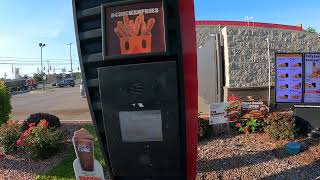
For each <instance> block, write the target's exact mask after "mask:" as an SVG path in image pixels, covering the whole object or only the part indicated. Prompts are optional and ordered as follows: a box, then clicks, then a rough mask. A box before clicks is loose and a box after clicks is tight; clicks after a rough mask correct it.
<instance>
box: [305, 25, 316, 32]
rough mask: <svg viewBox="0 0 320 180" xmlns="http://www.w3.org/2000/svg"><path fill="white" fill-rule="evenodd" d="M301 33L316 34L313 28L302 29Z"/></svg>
mask: <svg viewBox="0 0 320 180" xmlns="http://www.w3.org/2000/svg"><path fill="white" fill-rule="evenodd" d="M303 32H306V33H317V31H316V29H315V28H312V27H310V26H309V27H307V29H303Z"/></svg>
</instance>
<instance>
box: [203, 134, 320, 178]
mask: <svg viewBox="0 0 320 180" xmlns="http://www.w3.org/2000/svg"><path fill="white" fill-rule="evenodd" d="M299 141H300V142H301V143H302V147H303V152H301V153H300V154H298V155H296V156H289V155H287V153H286V152H285V149H284V146H285V144H286V143H287V141H276V142H274V141H272V140H271V139H270V138H269V137H268V136H267V135H266V134H249V135H223V136H221V137H217V138H214V139H211V140H208V141H204V142H200V144H199V146H198V162H197V169H198V174H197V180H206V179H208V180H209V179H210V180H211V179H225V180H229V179H239V180H240V179H241V180H246V179H248V180H249V179H250V180H252V179H264V180H268V179H270V180H277V179H279V180H284V179H288V180H292V179H295V180H298V179H316V178H317V177H319V176H320V142H319V139H301V140H299Z"/></svg>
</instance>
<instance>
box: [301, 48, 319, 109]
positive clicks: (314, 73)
mask: <svg viewBox="0 0 320 180" xmlns="http://www.w3.org/2000/svg"><path fill="white" fill-rule="evenodd" d="M304 88H305V91H304V102H305V103H320V54H305V84H304Z"/></svg>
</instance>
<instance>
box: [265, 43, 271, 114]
mask: <svg viewBox="0 0 320 180" xmlns="http://www.w3.org/2000/svg"><path fill="white" fill-rule="evenodd" d="M266 40H267V45H268V64H269V68H268V69H269V82H268V86H269V92H268V107H269V108H270V101H271V59H270V41H269V38H267V39H266Z"/></svg>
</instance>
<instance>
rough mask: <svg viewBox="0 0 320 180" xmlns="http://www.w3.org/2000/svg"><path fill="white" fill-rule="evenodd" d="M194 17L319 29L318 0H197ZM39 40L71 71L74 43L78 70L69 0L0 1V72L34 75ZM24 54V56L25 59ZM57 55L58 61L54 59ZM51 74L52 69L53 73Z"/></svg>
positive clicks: (59, 65) (45, 56) (47, 54)
mask: <svg viewBox="0 0 320 180" xmlns="http://www.w3.org/2000/svg"><path fill="white" fill-rule="evenodd" d="M194 3H195V16H196V20H237V21H244V20H245V17H246V16H252V17H253V20H252V21H255V22H269V23H278V24H287V25H297V24H303V26H304V27H308V26H310V27H313V28H315V29H316V30H317V31H318V32H320V13H319V12H320V1H319V0H304V1H301V0H227V1H222V0H195V1H194ZM39 42H42V43H46V44H47V46H46V47H44V48H43V59H44V63H45V64H46V65H47V60H48V59H49V64H50V65H51V66H52V70H53V67H54V68H55V70H56V72H57V73H59V72H60V70H61V69H63V68H66V70H67V71H69V70H70V61H69V47H68V46H67V45H66V44H67V43H70V42H72V43H73V45H72V58H73V59H74V68H73V69H74V70H77V68H78V64H79V62H78V54H77V49H76V45H75V42H76V41H75V33H74V27H73V16H72V5H71V0H52V1H49V0H1V1H0V77H3V76H4V73H6V74H7V78H10V77H12V63H14V65H13V67H14V68H20V73H21V75H24V74H28V75H31V74H33V73H34V72H36V71H37V68H40V47H39V46H38V44H39ZM24 58H25V59H24ZM53 59H55V60H53ZM51 73H52V72H51Z"/></svg>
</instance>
